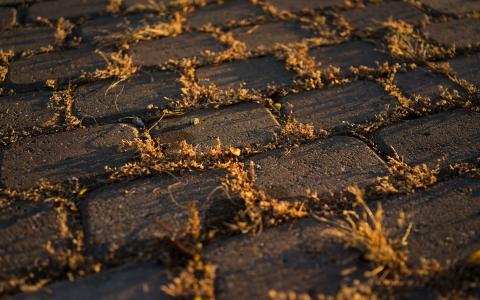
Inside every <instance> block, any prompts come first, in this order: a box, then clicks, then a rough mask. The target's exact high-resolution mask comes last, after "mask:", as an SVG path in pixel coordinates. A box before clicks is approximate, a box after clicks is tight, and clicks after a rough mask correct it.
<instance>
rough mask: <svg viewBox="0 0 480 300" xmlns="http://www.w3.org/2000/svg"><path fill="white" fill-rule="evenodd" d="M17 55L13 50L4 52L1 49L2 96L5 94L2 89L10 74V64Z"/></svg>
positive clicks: (0, 88)
mask: <svg viewBox="0 0 480 300" xmlns="http://www.w3.org/2000/svg"><path fill="white" fill-rule="evenodd" d="M14 55H15V53H14V52H13V50H9V51H4V50H2V49H0V96H1V95H2V94H3V92H4V89H3V87H2V84H3V82H4V81H5V79H6V78H7V74H8V64H9V62H10V60H11V59H12V58H13V56H14Z"/></svg>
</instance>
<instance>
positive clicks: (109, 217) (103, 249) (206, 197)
mask: <svg viewBox="0 0 480 300" xmlns="http://www.w3.org/2000/svg"><path fill="white" fill-rule="evenodd" d="M224 177H225V175H224V173H221V172H192V173H190V174H185V175H183V176H181V175H178V176H177V175H175V177H173V176H171V175H164V176H163V175H162V176H159V177H149V178H142V179H138V180H133V181H130V182H124V183H119V184H112V185H108V186H105V187H103V188H100V189H98V190H96V191H94V192H93V193H91V194H89V195H88V196H87V197H86V198H85V200H84V201H83V203H82V207H81V210H82V213H83V216H84V217H83V221H84V224H85V226H86V238H87V242H88V244H89V246H90V247H92V249H93V253H94V254H95V255H102V254H104V253H108V251H109V250H110V249H112V246H113V245H115V246H114V247H115V248H119V250H120V251H127V252H128V251H131V249H126V248H127V247H131V248H133V249H135V248H138V249H141V248H142V245H148V243H149V242H152V241H154V240H156V238H165V237H172V236H174V235H176V234H181V233H182V230H184V228H185V226H186V224H187V222H188V219H189V215H190V212H189V207H190V205H193V204H195V205H196V207H197V208H198V209H199V211H200V216H201V219H202V223H203V224H205V222H206V221H207V220H208V222H210V224H211V223H215V219H217V220H222V218H225V217H226V216H228V214H227V212H228V208H229V206H232V205H233V204H232V201H231V200H229V197H228V195H227V194H225V192H224V191H223V190H221V189H220V188H219V187H221V184H222V179H223V178H224ZM138 251H141V250H138Z"/></svg>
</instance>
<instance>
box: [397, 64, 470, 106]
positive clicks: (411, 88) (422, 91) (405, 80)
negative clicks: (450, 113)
mask: <svg viewBox="0 0 480 300" xmlns="http://www.w3.org/2000/svg"><path fill="white" fill-rule="evenodd" d="M395 83H396V84H397V86H398V87H399V88H400V90H402V91H404V92H406V93H407V94H408V95H409V96H414V95H420V96H424V97H430V98H431V99H432V100H434V101H435V100H438V99H439V97H440V92H441V89H440V86H442V87H443V88H448V89H449V90H450V91H452V90H457V91H462V89H461V88H460V87H459V86H458V85H456V84H455V83H453V82H452V81H450V80H448V78H447V77H446V76H443V75H440V74H437V73H432V72H430V71H428V70H427V69H426V68H418V69H415V70H413V71H409V72H406V73H397V75H396V76H395Z"/></svg>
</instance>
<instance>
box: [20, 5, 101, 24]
mask: <svg viewBox="0 0 480 300" xmlns="http://www.w3.org/2000/svg"><path fill="white" fill-rule="evenodd" d="M107 4H108V0H55V1H41V2H38V3H34V4H32V6H30V7H29V8H28V14H27V15H28V18H29V19H30V20H32V21H33V20H35V19H36V18H37V17H43V18H47V19H49V20H56V19H59V18H61V17H63V18H66V19H76V18H80V17H93V16H98V15H101V14H104V13H106V6H107Z"/></svg>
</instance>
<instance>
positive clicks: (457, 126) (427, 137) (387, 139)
mask: <svg viewBox="0 0 480 300" xmlns="http://www.w3.org/2000/svg"><path fill="white" fill-rule="evenodd" d="M479 126H480V113H476V112H471V111H464V110H455V111H451V112H444V113H439V114H434V115H430V116H426V117H423V118H420V119H414V120H408V121H404V122H402V123H399V124H396V125H392V126H389V127H386V128H384V129H382V130H380V131H378V132H377V133H376V134H375V139H376V141H377V142H378V143H379V145H380V148H381V149H382V150H383V151H385V153H389V154H391V155H393V153H392V149H391V147H393V149H395V151H396V152H397V153H398V155H400V157H402V158H403V159H404V160H405V162H406V163H408V164H411V165H418V164H421V163H427V164H429V165H435V164H436V162H437V160H438V159H441V158H442V157H443V156H446V157H447V160H446V161H444V162H442V165H445V164H446V163H449V162H456V161H464V160H469V159H472V158H476V157H478V156H479V155H480V130H478V128H480V127H479Z"/></svg>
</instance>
